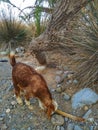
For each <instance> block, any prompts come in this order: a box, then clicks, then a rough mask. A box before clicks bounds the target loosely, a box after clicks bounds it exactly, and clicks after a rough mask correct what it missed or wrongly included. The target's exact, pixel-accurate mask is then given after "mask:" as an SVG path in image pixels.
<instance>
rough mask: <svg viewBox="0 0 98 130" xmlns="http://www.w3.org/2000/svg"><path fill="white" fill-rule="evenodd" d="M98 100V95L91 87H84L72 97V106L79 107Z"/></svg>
mask: <svg viewBox="0 0 98 130" xmlns="http://www.w3.org/2000/svg"><path fill="white" fill-rule="evenodd" d="M97 101H98V95H97V94H96V93H95V92H94V91H92V89H90V88H84V89H82V90H81V91H79V92H77V93H76V94H74V95H73V97H72V108H73V109H77V108H80V107H83V106H85V105H92V104H94V103H96V102H97Z"/></svg>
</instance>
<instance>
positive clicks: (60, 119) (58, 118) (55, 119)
mask: <svg viewBox="0 0 98 130" xmlns="http://www.w3.org/2000/svg"><path fill="white" fill-rule="evenodd" d="M51 122H52V124H53V125H56V126H61V125H63V124H64V118H63V117H62V116H60V115H57V114H55V115H53V116H52V118H51Z"/></svg>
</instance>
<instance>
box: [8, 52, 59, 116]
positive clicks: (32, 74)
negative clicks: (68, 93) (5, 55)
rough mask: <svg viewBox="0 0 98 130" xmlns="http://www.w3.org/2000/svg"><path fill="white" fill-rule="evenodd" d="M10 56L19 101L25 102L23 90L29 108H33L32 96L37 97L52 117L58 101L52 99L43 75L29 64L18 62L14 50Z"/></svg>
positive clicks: (41, 105)
mask: <svg viewBox="0 0 98 130" xmlns="http://www.w3.org/2000/svg"><path fill="white" fill-rule="evenodd" d="M9 58H10V64H11V65H12V80H13V85H14V88H15V95H16V100H17V102H18V103H19V104H23V101H22V99H21V92H22V93H24V98H25V103H26V105H27V106H28V108H29V109H33V107H32V106H31V105H30V98H32V97H36V98H38V100H39V106H40V107H41V108H42V109H44V110H45V111H46V113H47V116H48V118H50V117H51V114H52V113H53V112H55V110H56V109H57V103H56V102H55V101H54V100H53V99H52V96H51V93H50V91H49V89H48V86H47V83H46V81H45V79H44V78H43V76H42V75H41V74H39V73H38V72H37V71H36V70H35V69H33V68H32V67H30V66H29V65H26V64H24V63H20V62H18V63H16V60H15V54H14V53H13V52H11V53H10V55H9Z"/></svg>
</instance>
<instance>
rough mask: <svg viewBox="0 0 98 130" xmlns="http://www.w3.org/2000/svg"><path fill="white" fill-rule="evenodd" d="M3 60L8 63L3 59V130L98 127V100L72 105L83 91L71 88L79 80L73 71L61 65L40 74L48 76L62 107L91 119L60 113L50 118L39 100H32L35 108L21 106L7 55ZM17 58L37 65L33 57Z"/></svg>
mask: <svg viewBox="0 0 98 130" xmlns="http://www.w3.org/2000/svg"><path fill="white" fill-rule="evenodd" d="M0 60H2V57H1V58H0ZM3 60H5V62H0V130H98V104H97V103H98V100H97V101H96V103H92V104H91V105H88V104H85V105H84V106H83V107H80V108H77V109H76V110H75V109H73V108H72V100H71V99H72V96H73V95H74V94H75V93H76V92H77V91H80V90H78V89H77V88H72V87H68V85H69V84H71V83H72V82H73V83H74V85H75V84H77V82H78V81H77V80H76V79H74V80H72V79H71V76H72V75H73V73H72V71H71V70H70V69H69V68H68V67H67V66H65V67H64V68H63V69H62V68H61V67H60V66H58V67H56V68H46V69H45V70H44V71H42V72H41V74H42V75H43V76H44V77H45V79H46V81H47V83H48V86H49V89H50V91H51V93H52V96H53V98H54V99H55V100H56V101H57V103H58V105H59V109H60V110H62V111H64V112H67V113H70V114H73V115H76V116H80V117H85V119H88V120H89V121H87V122H84V123H83V122H76V121H73V120H71V119H69V118H66V117H62V116H60V115H57V114H54V115H53V116H52V118H51V120H48V119H47V117H46V115H45V113H44V112H43V111H42V110H41V109H40V108H39V106H38V101H37V100H36V99H31V104H32V105H33V106H34V110H32V111H31V110H29V109H28V108H27V106H25V104H24V105H23V106H20V105H18V104H17V102H16V99H15V96H14V88H13V84H12V79H11V66H10V64H9V62H7V60H8V59H7V57H3ZM3 60H2V61H3ZM17 61H22V62H24V63H26V64H29V65H31V66H33V67H34V68H35V67H36V66H37V65H38V64H37V62H36V60H35V59H34V57H32V56H29V57H22V58H17ZM68 78H69V79H68ZM64 80H65V82H64Z"/></svg>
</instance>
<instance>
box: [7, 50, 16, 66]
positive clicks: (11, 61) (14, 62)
mask: <svg viewBox="0 0 98 130" xmlns="http://www.w3.org/2000/svg"><path fill="white" fill-rule="evenodd" d="M9 59H10V64H11V65H12V67H14V65H15V64H16V59H15V53H14V52H13V51H11V52H10V54H9Z"/></svg>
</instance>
